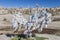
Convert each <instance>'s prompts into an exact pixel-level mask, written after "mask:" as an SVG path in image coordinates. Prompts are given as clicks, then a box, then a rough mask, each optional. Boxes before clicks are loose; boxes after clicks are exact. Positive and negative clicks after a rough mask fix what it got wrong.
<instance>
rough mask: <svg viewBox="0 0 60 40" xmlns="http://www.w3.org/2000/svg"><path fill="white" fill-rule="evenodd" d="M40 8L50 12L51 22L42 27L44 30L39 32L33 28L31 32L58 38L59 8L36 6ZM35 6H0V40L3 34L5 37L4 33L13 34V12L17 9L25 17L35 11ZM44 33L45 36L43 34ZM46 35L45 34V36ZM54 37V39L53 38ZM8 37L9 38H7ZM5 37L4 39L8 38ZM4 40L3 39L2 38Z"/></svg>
mask: <svg viewBox="0 0 60 40" xmlns="http://www.w3.org/2000/svg"><path fill="white" fill-rule="evenodd" d="M38 9H39V10H41V9H47V10H48V12H50V13H51V14H52V22H51V23H50V24H49V25H48V28H44V30H43V31H42V32H41V33H39V32H37V30H34V31H33V32H34V33H36V34H37V35H40V36H41V37H47V38H49V40H60V8H59V7H58V8H38ZM35 10H36V8H32V9H31V8H25V9H24V8H3V7H1V8H0V40H2V39H3V36H4V38H5V34H7V33H10V34H15V33H13V31H12V29H11V28H12V23H11V21H12V15H13V14H14V13H17V12H18V11H21V12H22V13H23V15H24V17H25V18H26V19H28V17H29V16H30V15H32V14H33V13H34V12H35ZM21 30H22V29H21V28H20V29H19V31H18V33H20V32H21ZM44 35H45V36H44ZM46 35H47V36H46ZM54 38H55V39H54ZM8 39H10V38H8ZM8 39H6V40H8ZM3 40H5V39H3Z"/></svg>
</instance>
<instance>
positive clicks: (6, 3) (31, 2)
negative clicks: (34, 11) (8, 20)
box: [0, 0, 60, 8]
mask: <svg viewBox="0 0 60 40" xmlns="http://www.w3.org/2000/svg"><path fill="white" fill-rule="evenodd" d="M36 4H39V6H40V7H49V8H52V7H59V6H60V0H0V6H2V7H16V8H20V7H22V8H27V7H32V8H34V7H36Z"/></svg>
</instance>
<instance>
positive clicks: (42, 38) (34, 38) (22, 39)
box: [11, 37, 48, 40]
mask: <svg viewBox="0 0 60 40" xmlns="http://www.w3.org/2000/svg"><path fill="white" fill-rule="evenodd" d="M45 39H48V38H45V37H31V38H27V39H24V38H21V40H45ZM11 40H19V38H18V37H14V38H12V39H11Z"/></svg>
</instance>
